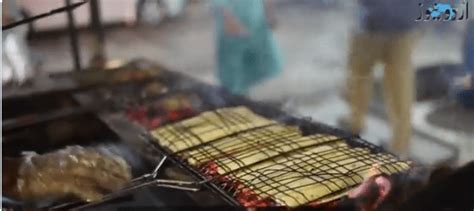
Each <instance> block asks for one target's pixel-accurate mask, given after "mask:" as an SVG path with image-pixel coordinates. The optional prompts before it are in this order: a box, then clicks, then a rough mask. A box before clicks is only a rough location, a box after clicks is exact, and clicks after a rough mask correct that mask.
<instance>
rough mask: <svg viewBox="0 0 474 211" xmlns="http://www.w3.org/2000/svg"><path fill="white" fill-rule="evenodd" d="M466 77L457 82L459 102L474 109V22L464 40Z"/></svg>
mask: <svg viewBox="0 0 474 211" xmlns="http://www.w3.org/2000/svg"><path fill="white" fill-rule="evenodd" d="M464 69H465V75H464V76H463V77H460V78H458V79H456V80H455V84H454V86H455V96H456V99H457V101H458V102H459V103H460V104H462V105H463V106H465V107H467V108H474V21H472V20H471V21H469V22H468V25H467V30H466V35H465V40H464Z"/></svg>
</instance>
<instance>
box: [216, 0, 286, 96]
mask: <svg viewBox="0 0 474 211" xmlns="http://www.w3.org/2000/svg"><path fill="white" fill-rule="evenodd" d="M214 6H215V9H214V11H215V16H216V25H217V26H216V30H217V33H216V34H217V37H216V38H217V48H218V49H217V52H216V53H217V59H218V61H217V63H218V78H219V80H220V82H221V85H222V86H224V87H225V88H226V89H227V90H229V91H230V92H232V93H234V94H247V93H248V91H249V89H250V88H251V87H252V86H254V85H255V84H257V83H259V82H261V81H263V80H264V79H268V78H269V77H271V76H274V75H276V74H277V73H279V72H280V71H281V66H282V62H281V56H280V54H279V52H278V49H277V46H276V44H275V41H274V39H273V36H272V31H271V29H270V28H269V26H268V24H267V21H266V16H265V5H264V2H263V1H262V0H214ZM221 8H226V9H228V10H230V11H232V12H233V15H234V16H235V17H236V18H238V20H239V21H240V23H241V24H243V25H244V26H245V28H246V30H247V31H248V32H249V35H248V36H245V37H244V36H240V37H236V36H227V35H226V34H225V32H224V25H223V24H224V18H223V14H222V13H221Z"/></svg>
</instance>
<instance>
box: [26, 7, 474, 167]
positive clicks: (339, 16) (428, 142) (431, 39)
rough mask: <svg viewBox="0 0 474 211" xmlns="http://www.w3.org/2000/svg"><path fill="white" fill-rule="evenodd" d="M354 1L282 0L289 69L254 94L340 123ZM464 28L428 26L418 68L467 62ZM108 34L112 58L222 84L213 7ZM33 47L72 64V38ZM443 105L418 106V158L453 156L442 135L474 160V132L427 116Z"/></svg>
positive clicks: (48, 62)
mask: <svg viewBox="0 0 474 211" xmlns="http://www.w3.org/2000/svg"><path fill="white" fill-rule="evenodd" d="M204 2H207V1H204ZM353 5H354V4H353V3H352V2H350V1H346V2H345V4H335V5H329V6H328V5H322V4H321V3H318V2H316V1H308V0H298V1H296V0H294V1H292V0H279V2H278V7H277V15H278V20H279V23H278V27H277V29H276V31H275V36H276V38H277V40H278V43H279V45H280V46H281V48H282V50H283V52H284V56H285V68H284V71H283V73H282V74H281V75H280V76H278V77H276V78H274V79H272V80H269V81H267V82H265V83H262V84H261V85H259V86H258V87H256V89H255V90H254V91H253V92H252V94H251V97H252V98H254V99H257V100H268V101H282V102H286V106H287V107H288V108H291V110H292V111H294V112H295V113H296V114H299V115H304V116H311V117H312V118H314V119H315V120H317V121H320V122H324V123H326V124H329V125H336V120H337V119H338V118H340V117H341V116H344V115H346V114H347V106H346V104H345V103H344V102H343V100H341V98H340V97H339V96H340V93H341V91H342V89H343V88H344V80H345V76H346V55H347V49H348V39H349V37H350V35H351V29H352V28H353V26H354V20H356V18H355V17H356V16H355V10H354V6H353ZM462 32H463V24H462V23H457V24H455V23H450V24H449V25H448V24H444V25H434V26H430V27H427V28H426V30H425V33H424V36H423V37H422V38H421V39H420V40H419V42H418V43H417V49H416V52H415V55H414V63H415V65H416V66H417V67H421V66H425V65H431V64H436V63H460V62H461V44H462V34H463V33H462ZM106 35H107V54H108V56H109V57H110V58H111V59H124V60H127V59H131V58H138V57H144V58H148V59H151V60H153V61H156V62H159V63H161V64H164V65H165V66H168V67H170V68H172V69H174V70H177V71H181V72H185V73H187V74H190V75H193V76H195V77H198V78H200V79H201V80H204V81H207V82H210V83H216V80H215V77H214V43H213V20H212V13H211V11H210V5H207V4H205V3H200V4H193V5H190V6H189V8H188V11H187V14H186V16H185V17H183V18H181V19H179V20H174V21H172V22H166V23H163V24H160V25H159V26H155V27H149V26H148V27H143V26H142V27H119V28H113V29H109V30H108V31H107V32H106ZM81 44H82V45H83V46H84V47H83V52H82V54H83V55H82V57H83V60H84V61H83V63H84V64H85V63H86V58H88V57H89V55H88V52H87V46H90V35H89V34H87V33H82V34H81ZM31 46H32V47H33V49H35V50H36V51H37V52H38V53H40V54H39V55H40V57H41V59H42V61H43V69H44V70H48V71H62V70H66V69H70V67H71V66H72V65H71V64H72V62H71V60H70V54H69V45H68V40H67V37H66V36H65V35H54V36H53V35H50V36H42V37H39V38H35V39H34V40H32V42H31ZM378 69H380V68H378ZM381 73H382V71H381V70H377V71H376V74H377V75H378V76H380V75H381ZM438 105H439V103H433V102H428V103H419V104H416V105H415V106H414V107H415V114H414V117H413V123H412V124H413V125H414V127H415V129H416V131H418V132H417V133H416V134H415V135H414V137H413V147H412V155H413V156H414V157H416V158H417V159H419V160H421V161H423V162H425V163H435V162H439V161H441V160H443V159H446V158H448V157H450V156H453V151H452V150H451V149H450V148H447V147H446V146H443V144H436V143H433V140H437V139H441V140H443V142H442V143H450V144H453V145H456V146H459V147H458V148H460V149H461V151H462V155H461V160H460V162H461V163H463V162H466V161H468V160H473V159H474V157H473V156H474V142H472V140H474V133H470V132H466V131H465V130H456V128H454V129H453V128H447V129H443V127H440V126H435V125H433V124H430V123H428V122H427V121H426V116H428V115H429V114H430V113H431V111H432V110H434V109H436V107H437V106H438ZM381 108H382V106H381V104H380V103H379V101H375V103H374V105H373V106H372V109H371V110H372V112H371V114H370V115H369V118H368V124H367V131H366V132H365V133H364V134H363V135H362V136H363V137H364V138H366V139H367V140H369V141H372V142H374V143H376V144H380V143H381V142H382V141H387V140H388V139H389V137H390V129H389V127H388V124H387V122H386V120H385V119H384V117H383V115H380V113H383V111H382V112H380V110H381ZM461 112H462V111H461ZM461 116H462V115H461ZM452 121H456V119H452Z"/></svg>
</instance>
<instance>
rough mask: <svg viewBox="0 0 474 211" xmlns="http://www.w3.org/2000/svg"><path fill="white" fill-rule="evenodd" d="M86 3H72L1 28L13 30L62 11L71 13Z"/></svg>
mask: <svg viewBox="0 0 474 211" xmlns="http://www.w3.org/2000/svg"><path fill="white" fill-rule="evenodd" d="M85 3H87V1H83V2H78V3H74V4H71V5H68V6H65V7H60V8H57V9H54V10H51V11H49V12H47V13H43V14H39V15H35V16H33V17H28V18H25V19H23V20H20V21H17V22H13V23H10V24H7V25H5V26H2V31H3V30H8V29H11V28H15V27H17V26H19V25H22V24H27V23H31V22H33V21H36V20H38V19H41V18H45V17H48V16H51V15H55V14H58V13H61V12H64V11H71V10H74V9H76V8H77V7H79V6H81V5H83V4H85Z"/></svg>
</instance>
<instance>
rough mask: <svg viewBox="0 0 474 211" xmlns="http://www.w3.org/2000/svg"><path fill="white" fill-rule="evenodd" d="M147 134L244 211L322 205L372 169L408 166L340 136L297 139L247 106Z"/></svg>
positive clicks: (392, 169)
mask: <svg viewBox="0 0 474 211" xmlns="http://www.w3.org/2000/svg"><path fill="white" fill-rule="evenodd" d="M151 133H152V135H153V136H154V137H155V138H156V139H157V141H158V142H159V144H160V145H162V146H163V147H165V148H168V149H169V150H170V151H171V152H172V153H174V154H176V155H177V156H179V157H180V158H182V159H184V160H186V161H187V162H188V163H189V164H190V165H192V166H194V167H195V168H196V169H198V170H199V171H200V172H201V173H202V174H203V175H204V176H206V177H208V178H212V179H214V181H218V182H219V183H220V184H221V187H222V188H224V189H226V190H227V191H230V192H232V195H233V196H235V197H236V199H237V200H238V201H239V202H240V203H241V204H242V205H244V206H268V205H285V206H289V207H296V206H300V205H305V204H310V203H314V202H316V203H322V202H327V201H330V200H334V199H337V198H341V197H342V196H344V195H347V193H348V191H349V190H350V189H351V188H353V187H356V186H357V185H359V184H361V183H362V182H363V181H364V180H365V179H366V178H367V177H369V176H371V175H370V174H371V172H372V171H371V168H372V167H373V166H374V165H376V166H378V169H379V170H380V172H381V173H385V174H388V175H390V174H394V173H398V172H402V171H404V170H407V169H408V168H409V165H408V163H406V162H402V161H398V160H397V159H396V158H395V157H394V156H392V155H389V154H382V153H377V154H375V153H372V152H371V151H370V150H369V149H366V148H355V147H351V146H349V145H347V143H346V140H345V139H344V138H343V137H336V136H332V135H327V134H313V135H309V136H303V135H302V133H301V132H300V131H299V129H298V128H296V127H291V126H286V125H283V124H280V123H277V122H275V121H271V120H268V119H265V118H263V117H261V116H259V115H257V114H254V113H252V111H250V110H248V109H247V108H245V107H236V108H224V109H218V110H216V111H210V112H205V113H202V114H201V115H199V116H196V117H194V118H191V119H187V120H184V121H181V122H177V123H175V124H171V125H167V126H164V127H160V128H158V129H156V130H154V131H152V132H151Z"/></svg>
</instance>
